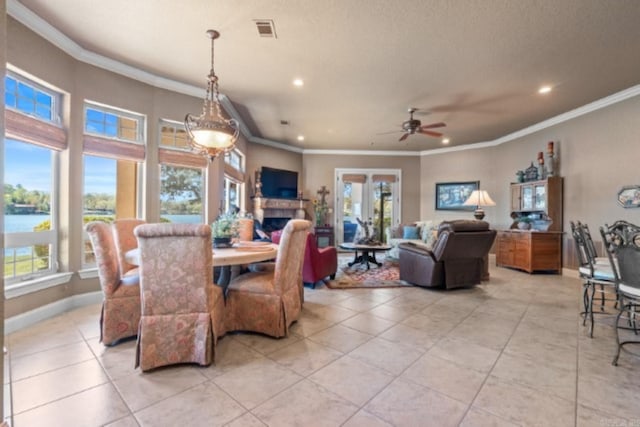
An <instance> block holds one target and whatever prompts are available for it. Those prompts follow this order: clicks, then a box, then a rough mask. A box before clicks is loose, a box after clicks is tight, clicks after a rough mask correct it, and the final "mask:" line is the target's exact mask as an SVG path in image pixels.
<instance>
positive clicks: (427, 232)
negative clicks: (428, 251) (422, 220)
mask: <svg viewBox="0 0 640 427" xmlns="http://www.w3.org/2000/svg"><path fill="white" fill-rule="evenodd" d="M429 222H430V224H428V225H426V224H425V226H424V227H423V228H422V236H421V237H422V239H421V240H422V241H423V242H424V243H425V245H427V246H428V247H430V248H431V247H433V244H434V243H435V242H436V240H437V239H438V226H439V225H440V223H439V222H437V221H429Z"/></svg>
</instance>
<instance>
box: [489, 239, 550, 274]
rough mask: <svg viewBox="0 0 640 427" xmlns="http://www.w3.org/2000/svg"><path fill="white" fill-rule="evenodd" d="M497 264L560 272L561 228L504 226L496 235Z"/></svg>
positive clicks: (531, 271) (528, 269)
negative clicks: (536, 229) (546, 229)
mask: <svg viewBox="0 0 640 427" xmlns="http://www.w3.org/2000/svg"><path fill="white" fill-rule="evenodd" d="M496 248H497V251H496V265H498V266H499V267H512V268H518V269H520V270H524V271H526V272H528V273H533V272H534V271H553V272H556V273H560V272H562V232H558V231H529V230H526V231H525V230H504V231H498V235H497V238H496Z"/></svg>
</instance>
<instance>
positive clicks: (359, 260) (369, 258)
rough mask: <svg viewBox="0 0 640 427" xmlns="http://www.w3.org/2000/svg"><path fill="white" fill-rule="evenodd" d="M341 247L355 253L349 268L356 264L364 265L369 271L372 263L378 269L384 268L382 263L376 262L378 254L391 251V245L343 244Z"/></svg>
mask: <svg viewBox="0 0 640 427" xmlns="http://www.w3.org/2000/svg"><path fill="white" fill-rule="evenodd" d="M340 247H341V248H342V249H346V250H348V251H353V252H354V256H353V261H352V262H350V263H349V267H351V266H353V265H355V264H364V265H366V266H367V270H369V263H370V262H371V263H373V264H375V265H377V266H378V267H381V266H382V263H381V262H378V261H377V260H376V252H386V251H388V250H389V249H391V246H389V245H359V244H357V243H341V244H340ZM358 252H360V255H358Z"/></svg>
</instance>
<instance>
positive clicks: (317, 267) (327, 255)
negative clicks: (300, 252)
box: [271, 230, 338, 288]
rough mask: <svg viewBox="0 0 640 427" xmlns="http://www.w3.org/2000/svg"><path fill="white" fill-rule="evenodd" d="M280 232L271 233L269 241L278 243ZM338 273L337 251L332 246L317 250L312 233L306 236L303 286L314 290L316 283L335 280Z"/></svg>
mask: <svg viewBox="0 0 640 427" xmlns="http://www.w3.org/2000/svg"><path fill="white" fill-rule="evenodd" d="M280 234H281V230H278V231H274V232H273V233H271V241H272V242H274V243H278V242H279V241H280ZM336 271H338V251H337V250H336V248H335V247H333V246H327V247H326V248H318V246H317V245H316V238H315V236H314V235H313V234H312V233H309V234H308V235H307V244H306V248H305V250H304V265H303V267H302V281H303V283H304V284H305V285H310V286H312V287H314V288H315V286H316V282H318V281H320V280H322V279H324V278H325V277H330V278H331V279H332V280H333V279H335V278H336Z"/></svg>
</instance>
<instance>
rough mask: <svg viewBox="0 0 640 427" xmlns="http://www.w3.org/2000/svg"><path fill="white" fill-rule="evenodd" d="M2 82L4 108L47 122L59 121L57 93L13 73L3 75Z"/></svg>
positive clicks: (58, 96)
mask: <svg viewBox="0 0 640 427" xmlns="http://www.w3.org/2000/svg"><path fill="white" fill-rule="evenodd" d="M4 84H5V94H4V102H5V107H6V108H10V109H13V110H16V111H20V112H22V113H24V114H27V115H29V116H31V117H37V118H38V119H41V120H45V121H48V122H52V123H60V115H59V112H58V105H59V100H60V95H59V94H56V93H54V92H52V91H49V90H47V89H45V88H43V87H41V86H40V85H38V84H37V83H34V82H30V81H28V80H26V79H22V78H21V77H19V76H18V75H15V74H13V73H10V74H8V75H7V76H6V77H5V79H4Z"/></svg>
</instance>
